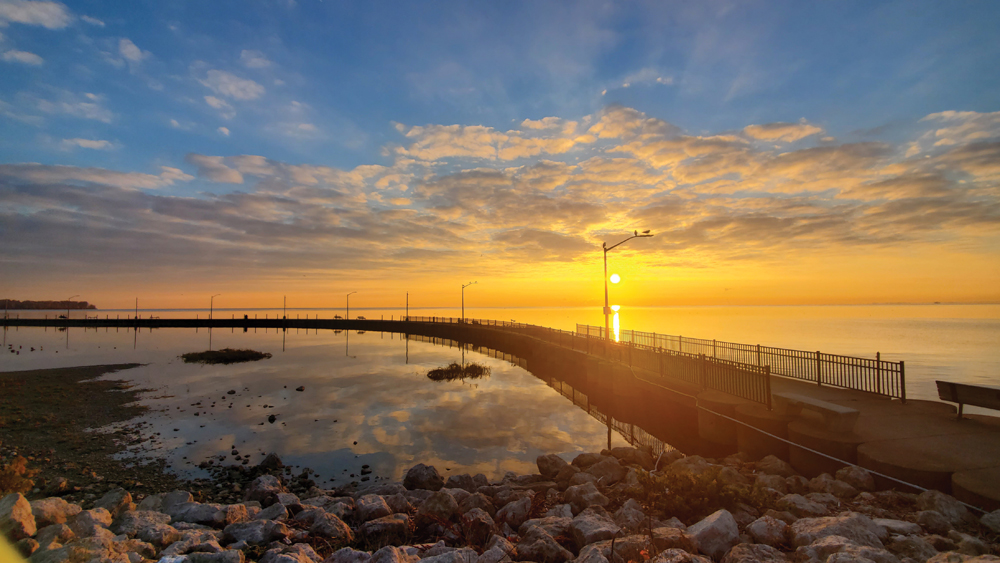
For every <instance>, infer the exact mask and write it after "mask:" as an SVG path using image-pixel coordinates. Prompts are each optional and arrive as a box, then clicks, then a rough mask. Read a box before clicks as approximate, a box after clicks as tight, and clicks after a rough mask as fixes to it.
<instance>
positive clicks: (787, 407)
mask: <svg viewBox="0 0 1000 563" xmlns="http://www.w3.org/2000/svg"><path fill="white" fill-rule="evenodd" d="M771 407H772V408H773V409H774V412H775V413H777V414H785V415H789V416H798V415H799V414H801V413H802V409H807V410H811V411H814V412H818V413H819V414H820V415H822V416H823V424H824V425H825V426H826V429H827V430H829V431H831V432H853V431H854V424H855V423H856V422H857V421H858V417H859V416H860V415H861V412H860V411H858V410H857V409H852V408H850V407H844V406H841V405H838V404H835V403H831V402H828V401H821V400H820V399H816V398H814V397H810V396H808V395H801V394H799V393H774V394H772V395H771Z"/></svg>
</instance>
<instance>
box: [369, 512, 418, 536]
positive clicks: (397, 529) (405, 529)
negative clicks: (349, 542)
mask: <svg viewBox="0 0 1000 563" xmlns="http://www.w3.org/2000/svg"><path fill="white" fill-rule="evenodd" d="M409 531H410V517H409V516H408V515H406V514H390V515H388V516H383V517H382V518H376V519H374V520H369V521H367V522H365V523H364V524H362V525H361V528H359V529H358V533H359V534H361V535H362V536H364V537H367V538H394V539H402V538H405V537H406V534H407V533H409Z"/></svg>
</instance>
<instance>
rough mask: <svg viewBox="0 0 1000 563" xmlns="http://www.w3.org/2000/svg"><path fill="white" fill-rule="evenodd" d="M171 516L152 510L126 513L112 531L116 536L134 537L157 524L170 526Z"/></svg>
mask: <svg viewBox="0 0 1000 563" xmlns="http://www.w3.org/2000/svg"><path fill="white" fill-rule="evenodd" d="M169 523H170V515H169V514H163V513H162V512H153V511H152V510H133V511H131V512H126V513H125V514H123V515H122V516H121V518H119V519H118V520H117V521H116V522H115V523H114V526H112V528H111V529H112V531H114V532H115V533H116V534H125V535H127V536H129V537H133V536H135V535H136V534H138V533H139V530H141V529H143V528H145V527H147V526H154V525H156V524H169Z"/></svg>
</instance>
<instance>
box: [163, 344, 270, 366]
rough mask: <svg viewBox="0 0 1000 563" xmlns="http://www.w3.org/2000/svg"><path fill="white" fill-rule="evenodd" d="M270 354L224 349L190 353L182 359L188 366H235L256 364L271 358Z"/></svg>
mask: <svg viewBox="0 0 1000 563" xmlns="http://www.w3.org/2000/svg"><path fill="white" fill-rule="evenodd" d="M270 357H271V354H270V353H269V352H258V351H256V350H249V349H248V350H234V349H232V348H223V349H222V350H209V351H207V352H188V353H187V354H183V355H182V356H181V358H182V359H183V360H184V362H185V363H188V364H235V363H238V362H256V361H258V360H264V359H267V358H270Z"/></svg>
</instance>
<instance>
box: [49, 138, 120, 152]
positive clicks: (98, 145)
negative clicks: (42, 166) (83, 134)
mask: <svg viewBox="0 0 1000 563" xmlns="http://www.w3.org/2000/svg"><path fill="white" fill-rule="evenodd" d="M62 146H63V147H65V148H76V147H79V148H82V149H94V150H101V151H107V150H111V149H113V148H115V146H114V144H112V143H111V141H104V140H101V139H63V140H62Z"/></svg>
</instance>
